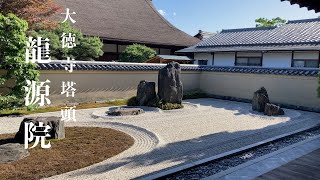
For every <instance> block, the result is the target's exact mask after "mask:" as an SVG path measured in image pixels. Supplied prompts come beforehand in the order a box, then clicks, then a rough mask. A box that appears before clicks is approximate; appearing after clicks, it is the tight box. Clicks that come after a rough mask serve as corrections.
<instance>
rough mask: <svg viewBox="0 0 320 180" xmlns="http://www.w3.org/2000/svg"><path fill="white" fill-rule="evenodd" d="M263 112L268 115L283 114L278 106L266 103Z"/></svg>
mask: <svg viewBox="0 0 320 180" xmlns="http://www.w3.org/2000/svg"><path fill="white" fill-rule="evenodd" d="M264 114H265V115H268V116H279V115H284V111H283V109H281V108H280V106H277V105H274V104H270V103H267V104H266V107H265V109H264Z"/></svg>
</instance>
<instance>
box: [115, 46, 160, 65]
mask: <svg viewBox="0 0 320 180" xmlns="http://www.w3.org/2000/svg"><path fill="white" fill-rule="evenodd" d="M156 54H157V52H156V51H155V50H153V49H151V48H149V47H147V46H145V45H140V44H134V45H130V46H128V47H127V48H126V49H125V50H124V51H123V52H122V53H121V55H120V61H122V62H138V63H143V62H145V61H146V60H148V59H150V58H152V57H154V56H155V55H156Z"/></svg>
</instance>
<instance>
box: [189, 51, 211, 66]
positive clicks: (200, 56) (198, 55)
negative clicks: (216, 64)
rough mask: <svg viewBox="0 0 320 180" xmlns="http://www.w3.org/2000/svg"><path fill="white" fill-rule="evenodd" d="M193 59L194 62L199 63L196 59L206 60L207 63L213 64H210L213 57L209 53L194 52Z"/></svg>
mask: <svg viewBox="0 0 320 180" xmlns="http://www.w3.org/2000/svg"><path fill="white" fill-rule="evenodd" d="M194 59H195V60H196V61H195V62H194V64H199V63H198V60H208V64H207V65H209V66H210V65H213V64H212V59H213V56H212V54H211V53H195V54H194Z"/></svg>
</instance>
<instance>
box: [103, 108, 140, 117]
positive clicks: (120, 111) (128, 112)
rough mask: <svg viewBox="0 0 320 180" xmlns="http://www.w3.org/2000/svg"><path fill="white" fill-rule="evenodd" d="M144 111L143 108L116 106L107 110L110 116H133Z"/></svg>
mask: <svg viewBox="0 0 320 180" xmlns="http://www.w3.org/2000/svg"><path fill="white" fill-rule="evenodd" d="M142 113H144V111H143V109H141V108H124V107H120V108H116V109H113V110H110V111H108V112H107V114H108V116H133V115H139V114H142Z"/></svg>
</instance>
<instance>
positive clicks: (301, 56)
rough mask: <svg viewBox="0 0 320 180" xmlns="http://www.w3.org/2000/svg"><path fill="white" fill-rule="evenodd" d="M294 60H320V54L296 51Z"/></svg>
mask: <svg viewBox="0 0 320 180" xmlns="http://www.w3.org/2000/svg"><path fill="white" fill-rule="evenodd" d="M293 58H294V59H319V52H317V51H307V52H302V51H295V52H294V56H293Z"/></svg>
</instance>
